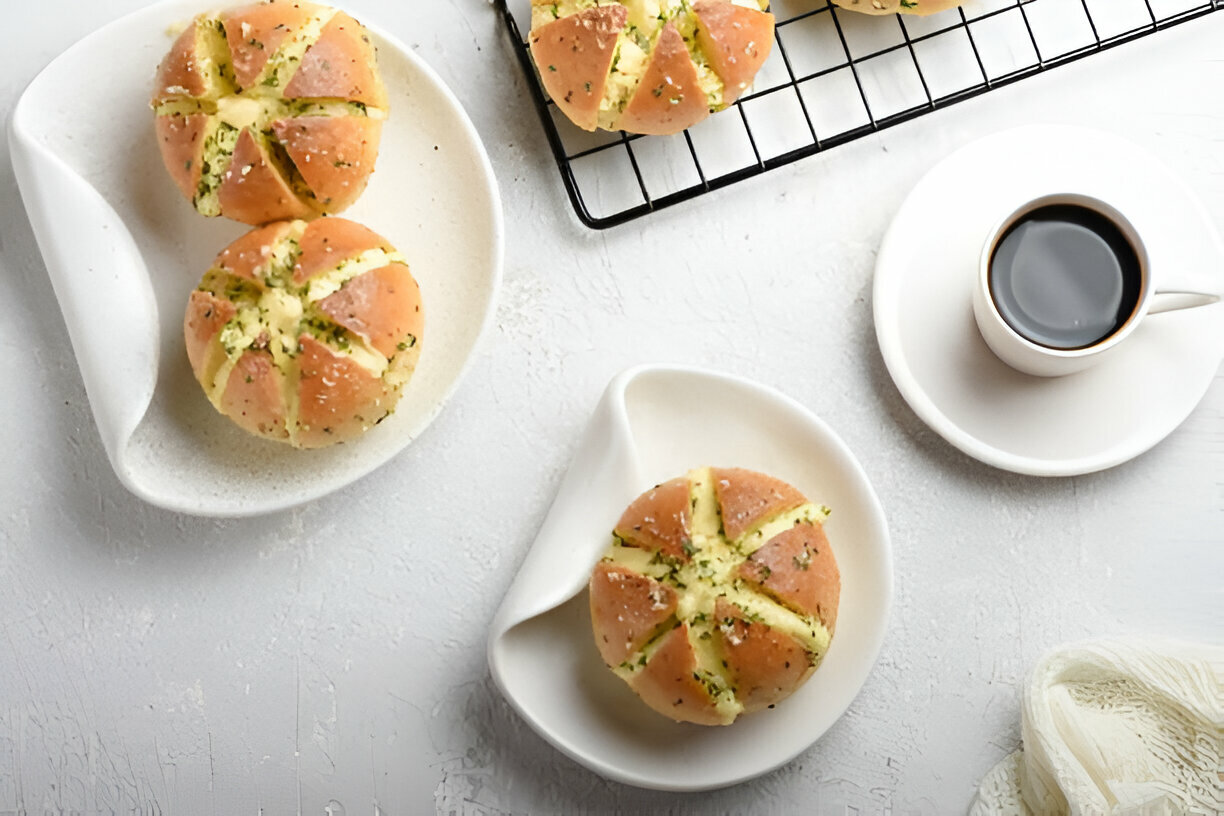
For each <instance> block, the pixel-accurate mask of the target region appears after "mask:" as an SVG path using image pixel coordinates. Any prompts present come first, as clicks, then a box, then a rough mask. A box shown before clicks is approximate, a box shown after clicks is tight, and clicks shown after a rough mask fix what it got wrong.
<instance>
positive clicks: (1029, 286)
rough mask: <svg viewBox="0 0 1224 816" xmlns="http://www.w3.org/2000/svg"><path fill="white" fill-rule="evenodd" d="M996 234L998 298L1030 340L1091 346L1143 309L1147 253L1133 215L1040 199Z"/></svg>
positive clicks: (1072, 347) (1071, 347) (1115, 334)
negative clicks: (1130, 216)
mask: <svg viewBox="0 0 1224 816" xmlns="http://www.w3.org/2000/svg"><path fill="white" fill-rule="evenodd" d="M993 235H994V236H996V237H995V239H994V241H993V242H992V243H993V246H992V247H991V248H990V255H989V261H988V269H987V288H988V290H989V295H990V300H991V302H992V304H993V306H994V309H995V310H996V311H997V312H998V315H999V317H1001V318H1002V320H1003V322H1004V323H1006V324H1007V326H1008V327H1009V328H1010V329H1011V330H1012V331H1013V332H1015V334H1017V335H1019V336H1020V337H1021V338H1023V339H1024V340H1027V341H1028V342H1030V343H1033V344H1035V345H1038V346H1041V347H1044V348H1046V349H1051V350H1055V351H1079V350H1089V349H1093V348H1094V347H1096V346H1100V345H1104V344H1107V343H1109V341H1110V340H1111V338H1117V339H1120V337H1121V335H1122V334H1123V333H1126V332H1125V330H1126V329H1128V328H1129V327H1130V326H1131V325H1133V323H1134V322H1135V321H1136V319H1137V318H1138V316H1139V314H1140V313H1141V304H1142V303H1143V302H1144V300H1145V296H1146V294H1147V289H1148V286H1147V262H1146V253H1145V252H1144V250H1143V247H1142V245H1141V244H1140V243H1139V240H1138V235H1137V233H1136V232H1135V229H1134V227H1133V226H1132V225H1131V224H1130V222H1129V221H1127V220H1126V218H1125V217H1123V216H1122V214H1121V213H1119V212H1118V211H1117V210H1115V209H1114V208H1112V207H1110V206H1108V205H1106V204H1104V202H1101V201H1097V200H1095V199H1091V198H1088V197H1085V196H1079V195H1054V196H1046V197H1043V198H1039V199H1037V200H1035V201H1032V202H1030V203H1029V204H1027V205H1025V206H1024V207H1022V208H1020V209H1019V210H1017V211H1016V212H1015V213H1013V214H1012V215H1011V216H1010V217H1009V218H1008V219H1006V220H1005V221H1004V223H1003V225H1002V227H1001V228H1000V229H998V230H996V231H995V232H994V233H993Z"/></svg>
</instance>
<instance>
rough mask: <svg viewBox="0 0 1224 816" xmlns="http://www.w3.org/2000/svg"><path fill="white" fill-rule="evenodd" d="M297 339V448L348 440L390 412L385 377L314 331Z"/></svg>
mask: <svg viewBox="0 0 1224 816" xmlns="http://www.w3.org/2000/svg"><path fill="white" fill-rule="evenodd" d="M299 342H300V343H301V348H302V353H301V357H300V360H299V366H300V369H299V370H300V376H301V380H300V385H299V394H300V400H301V402H300V404H299V407H298V423H299V425H300V428H299V429H298V433H297V444H298V446H299V447H302V448H321V447H325V446H327V445H331V444H333V443H336V442H347V441H348V440H350V439H354V438H356V437H358V436H360V435H361V434H362V433H364V432H365V430H366V429H367V428H369V427H371V426H372V425H373V424H374V423H375V422H377V421H379V420H380V419H382V418H383V417H384V416H386V415H387V410H388V408H389V406H385V405H384V403H385V402H388V401H392V397H391V394H389V393H388V392H387V389H386V387H385V385H384V384H383V382H382V378H381V377H379V376H377V375H376V374H374V373H373V372H372V371H370V370H369V369H367V368H365V367H364V366H362V365H361V364H360V363H357V362H356V361H354V360H353V359H351V358H349V357H347V356H345V355H344V354H342V353H341V352H339V351H336V350H333V349H331V348H329V347H328V346H326V345H324V344H323V343H321V342H319V341H318V340H316V339H314V338H313V337H311V336H310V335H306V334H304V335H302V336H301V337H300V338H299Z"/></svg>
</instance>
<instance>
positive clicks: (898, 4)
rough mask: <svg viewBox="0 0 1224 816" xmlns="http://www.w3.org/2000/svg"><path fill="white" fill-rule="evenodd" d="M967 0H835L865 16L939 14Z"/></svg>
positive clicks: (843, 6)
mask: <svg viewBox="0 0 1224 816" xmlns="http://www.w3.org/2000/svg"><path fill="white" fill-rule="evenodd" d="M964 1H965V0H833V2H834V3H836V4H837V5H838V6H840V7H842V8H844V9H849V10H850V11H861V12H862V13H863V14H918V15H927V14H937V13H939V12H941V11H947V10H948V9H954V8H956V7H957V6H960V5H963V4H964Z"/></svg>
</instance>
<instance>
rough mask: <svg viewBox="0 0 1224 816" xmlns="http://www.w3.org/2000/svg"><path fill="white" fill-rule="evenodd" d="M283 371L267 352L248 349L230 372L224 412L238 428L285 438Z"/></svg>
mask: <svg viewBox="0 0 1224 816" xmlns="http://www.w3.org/2000/svg"><path fill="white" fill-rule="evenodd" d="M281 379H282V378H281V374H280V372H279V371H278V370H277V368H276V364H275V363H274V362H273V361H272V355H271V354H269V353H268V352H266V351H247V352H245V353H243V355H242V356H241V357H240V358H239V359H238V363H237V365H235V366H234V368H233V370H232V371H231V372H230V375H229V379H228V380H227V383H226V388H225V393H224V395H223V396H222V398H221V411H222V413H224V414H225V415H226V416H228V417H229V418H230V419H232V420H233V421H234V422H235V423H236V424H237V425H238V427H240V428H242V429H243V430H245V431H249V432H250V433H253V434H257V435H259V436H263V437H267V438H269V439H285V438H287V437H288V436H289V431H288V429H287V428H286V427H285V399H284V395H283V394H282V392H281Z"/></svg>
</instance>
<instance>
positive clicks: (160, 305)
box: [9, 0, 502, 516]
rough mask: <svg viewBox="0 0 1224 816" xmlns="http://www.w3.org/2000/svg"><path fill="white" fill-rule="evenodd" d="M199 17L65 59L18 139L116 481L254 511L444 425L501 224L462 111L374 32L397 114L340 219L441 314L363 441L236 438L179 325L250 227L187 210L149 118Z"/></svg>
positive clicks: (150, 12) (178, 1) (178, 505)
mask: <svg viewBox="0 0 1224 816" xmlns="http://www.w3.org/2000/svg"><path fill="white" fill-rule="evenodd" d="M201 8H202V7H201V5H200V4H199V2H196V0H170V2H166V3H161V4H158V5H155V6H152V7H150V8H147V9H144V10H141V11H138V12H136V13H134V14H132V15H130V16H127V17H124V18H122V19H120V20H118V21H116V22H114V23H111V24H109V25H107V26H106V27H104V28H102V29H100V30H98V31H97V32H95V33H94V34H91V35H90V36H88V37H86V38H85V39H84V40H82V41H81V42H79V43H77V44H76V45H74V46H72V47H71V48H69V49H68V50H67V51H66V52H64V54H62V55H61V56H60V57H58V58H57V59H56V60H55V61H54V62H52V63H51V64H50V65H49V66H48V67H47V68H46V69H45V70H44V71H43V72H42V73H41V74H39V75H38V77H36V78H35V79H34V81H33V82H32V83H30V86H29V87H28V88H27V89H26V91H25V93H24V94H23V95H22V97H21V99H20V100H19V101H18V103H17V105H16V107H15V108H14V111H13V114H12V116H11V118H10V121H9V130H10V144H11V148H12V157H13V167H14V171H15V173H16V176H17V181H18V184H19V186H20V188H21V194H22V198H23V200H24V201H25V205H26V210H27V212H28V213H29V217H30V223H31V225H32V226H33V229H34V234H35V237H36V238H37V240H38V245H39V249H40V250H41V251H42V255H43V259H44V260H45V262H46V265H47V271H48V274H49V275H50V277H51V281H52V284H53V286H54V288H55V293H56V297H57V298H58V300H59V302H60V306H61V308H62V310H63V313H64V319H65V322H66V324H67V327H68V333H69V335H70V337H71V340H72V345H73V349H74V351H75V353H76V356H77V361H78V363H79V365H80V368H81V374H82V378H83V380H84V382H85V389H86V392H87V393H88V395H89V402H90V407H91V408H92V410H93V414H94V418H95V420H96V422H97V426H98V430H99V432H100V434H101V437H102V441H103V443H104V445H105V447H106V451H107V454H108V456H109V457H110V461H111V464H112V466H113V467H114V469H115V472H116V473H117V474H118V476H119V478H120V480H121V481H122V482H123V484H124V485H126V486H127V487H128V488H129V489H130V490H132V492H134V493H135V494H136V495H138V496H140V497H141V498H143V499H145V500H147V501H149V502H151V503H153V504H156V505H160V506H162V507H166V508H170V509H173V510H178V511H181V512H186V513H195V514H200V515H216V516H241V515H252V514H257V513H264V512H270V511H273V510H279V509H284V508H287V507H291V506H293V505H296V504H300V503H302V502H305V501H308V500H310V499H313V498H317V497H318V496H321V495H323V494H325V493H328V492H330V491H332V490H335V489H337V488H339V487H342V486H344V485H346V484H348V483H350V482H352V481H354V480H355V479H357V478H359V477H361V476H363V475H365V474H367V473H369V472H370V471H372V470H374V469H375V468H377V467H378V466H380V465H382V464H383V463H384V462H386V461H387V460H388V459H390V458H391V457H392V456H394V455H395V454H396V453H398V452H399V451H400V450H402V449H403V448H404V447H405V446H406V445H407V444H408V443H409V442H411V441H412V439H413V438H415V437H416V436H417V435H418V434H420V433H421V432H422V431H423V430H424V429H425V427H426V426H427V425H428V424H429V423H430V421H432V420H433V418H434V417H435V416H436V415H437V414H438V412H439V411H440V410H441V408H442V405H443V403H444V402H445V401H446V400H447V398H448V397H449V395H450V394H451V393H452V391H453V390H454V388H455V387H456V385H457V384H458V381H459V379H460V377H461V375H462V373H463V371H464V369H465V368H466V366H467V362H468V359H469V357H470V355H471V353H472V351H473V349H474V348H475V346H476V344H477V341H478V339H479V337H480V335H481V334H482V333H483V331H484V329H485V327H486V326H487V325H488V323H489V322H490V318H491V317H492V314H493V309H494V298H495V293H496V290H497V287H498V284H499V282H500V279H501V264H502V215H501V204H500V200H499V198H498V192H497V183H496V180H495V179H494V176H493V172H492V168H491V167H490V165H489V161H488V157H487V156H486V155H485V152H484V148H483V146H482V145H481V143H480V140H479V137H478V136H477V135H476V132H475V130H474V128H473V127H472V124H471V122H470V121H469V120H468V118H467V116H466V114H465V113H464V111H463V109H462V108H461V107H460V105H459V103H458V102H457V101H456V99H455V98H454V96H453V95H452V94H451V93H450V91H449V90H448V89H447V88H446V86H445V85H444V84H443V83H442V81H441V80H440V79H439V78H438V76H437V75H436V74H435V73H434V72H433V71H432V70H431V69H430V68H429V67H428V66H427V65H426V64H425V63H424V62H423V61H422V60H421V59H420V58H419V57H417V56H416V55H415V54H413V53H412V51H411V50H409V49H408V48H407V47H406V46H405V45H403V44H402V43H400V42H398V41H397V40H395V39H394V38H392V37H390V36H388V35H387V34H385V33H381V32H379V31H378V29H377V28H374V27H371V34H372V36H373V39H374V42H375V45H376V46H377V47H378V57H379V65H380V67H381V70H382V73H383V78H384V80H385V82H386V85H387V91H388V94H389V96H390V107H391V115H390V118H389V119H388V120H387V122H386V125H385V126H384V129H383V136H382V144H381V151H380V155H379V159H378V166H377V170H376V171H375V173H374V175H373V177H372V178H371V181H370V185H369V188H368V189H367V190H366V192H365V194H364V195H363V196H362V198H361V199H360V200H359V201H358V202H357V204H356V205H355V206H353V207H352V208H351V209H349V210H348V211H346V212H345V213H344V217H346V218H351V219H353V220H355V221H360V222H362V223H364V224H366V225H367V226H369V227H370V228H372V229H373V230H375V231H376V232H378V233H380V234H382V235H384V236H385V237H386V238H387V239H388V240H390V241H391V242H392V243H393V244H395V245H396V246H397V247H398V248H399V249H400V250H401V251H402V252H403V253H404V255H405V256H406V258H407V259H408V262H409V264H410V266H411V267H412V272H413V274H414V275H415V277H416V279H417V280H418V281H419V283H420V285H421V290H422V297H423V302H424V305H425V312H426V321H425V336H424V339H423V347H422V353H421V360H420V365H419V367H418V369H417V371H416V374H415V375H414V377H413V379H412V382H411V383H410V384H409V387H408V388H407V389H406V390H405V393H404V396H403V398H402V399H401V401H400V403H399V406H398V408H397V409H396V411H395V413H394V414H393V415H392V416H391V417H390V418H388V419H387V420H386V421H385V422H383V423H382V424H380V425H379V426H378V427H376V428H374V429H372V430H371V431H370V432H369V433H367V434H366V435H365V436H364V437H362V438H361V439H360V440H357V441H356V442H352V443H349V444H344V445H338V446H335V447H332V448H329V449H323V450H316V451H298V450H293V449H291V448H289V447H288V446H286V445H281V444H278V443H275V442H269V441H265V440H261V439H258V438H255V437H252V436H249V435H247V434H245V433H244V432H242V431H240V430H238V429H237V428H236V427H234V426H233V425H232V424H231V423H230V422H229V420H227V419H225V418H224V417H222V416H220V415H219V414H218V413H217V412H216V411H214V410H213V408H212V406H211V405H209V403H208V401H207V400H206V399H205V398H204V395H203V392H202V390H201V389H200V387H199V386H198V385H197V384H196V382H195V380H194V378H193V377H192V375H191V370H190V366H189V365H188V364H187V357H186V352H185V350H184V348H183V338H182V320H183V312H184V310H185V307H186V303H187V296H188V294H189V293H190V292H191V291H192V289H194V288H195V286H196V285H197V284H198V282H199V279H200V277H201V275H203V273H204V271H205V270H206V269H207V268H208V266H209V264H210V263H211V261H212V259H213V257H214V256H215V255H216V254H217V252H219V251H220V250H221V249H222V248H224V247H225V246H226V245H227V244H228V243H229V242H230V241H232V240H233V239H235V238H237V237H238V236H239V235H241V234H242V233H243V232H245V231H246V229H248V228H247V227H245V226H244V225H242V224H237V223H235V222H232V221H227V220H224V219H206V218H203V217H201V216H199V215H197V214H196V212H195V211H194V209H193V208H192V207H191V204H190V203H189V202H187V201H186V200H185V199H182V198H181V197H180V195H179V193H178V191H177V189H176V188H175V186H174V184H173V183H172V182H171V180H170V178H169V176H168V175H167V174H166V172H165V170H164V169H163V167H162V164H161V158H160V155H159V153H158V148H157V144H156V141H155V139H154V133H153V114H152V112H151V110H150V109H149V96H150V93H151V88H152V83H153V73H154V69H155V68H156V66H157V64H158V63H159V62H160V61H161V58H162V56H163V55H164V53H165V52H166V51H167V50H168V49H169V47H170V44H171V42H172V37H171V36H170V35H169V34H168V31H169V29H170V28H171V27H172V26H173V25H175V24H178V23H185V22H187V21H188V20H190V19H191V17H192V16H193V15H194V14H196V13H198V12H199V11H200V10H201ZM363 22H366V23H367V25H369V21H366V20H363Z"/></svg>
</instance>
